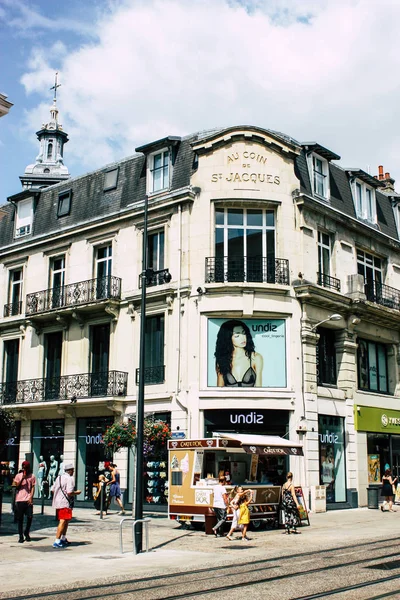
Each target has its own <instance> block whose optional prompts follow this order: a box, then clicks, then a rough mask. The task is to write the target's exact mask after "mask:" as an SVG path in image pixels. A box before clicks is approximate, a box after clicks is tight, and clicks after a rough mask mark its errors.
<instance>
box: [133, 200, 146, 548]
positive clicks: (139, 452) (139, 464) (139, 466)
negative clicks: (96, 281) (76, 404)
mask: <svg viewBox="0 0 400 600" xmlns="http://www.w3.org/2000/svg"><path fill="white" fill-rule="evenodd" d="M148 204H149V199H148V196H147V194H146V196H145V199H144V215H143V216H144V223H143V246H142V274H141V284H142V303H141V314H140V346H139V386H138V397H137V405H136V442H137V443H136V494H135V520H136V521H137V520H139V519H143V428H144V361H145V350H146V337H145V336H146V283H147V278H146V276H147V273H146V270H147V269H146V267H147V209H148ZM142 543H143V524H142V523H140V522H139V523H138V524H137V526H136V527H135V548H136V554H139V553H140V552H141V551H142Z"/></svg>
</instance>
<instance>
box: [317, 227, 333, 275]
mask: <svg viewBox="0 0 400 600" xmlns="http://www.w3.org/2000/svg"><path fill="white" fill-rule="evenodd" d="M330 263H331V240H330V237H329V234H327V233H323V232H322V231H318V283H319V284H320V285H329V276H330V270H331V268H330Z"/></svg>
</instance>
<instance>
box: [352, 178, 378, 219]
mask: <svg viewBox="0 0 400 600" xmlns="http://www.w3.org/2000/svg"><path fill="white" fill-rule="evenodd" d="M353 197H354V204H355V208H356V214H357V217H358V218H359V219H364V220H365V221H369V222H370V223H376V202H375V190H374V189H373V188H371V187H369V186H368V185H367V184H366V183H364V182H363V181H361V180H359V179H356V180H355V181H354V183H353Z"/></svg>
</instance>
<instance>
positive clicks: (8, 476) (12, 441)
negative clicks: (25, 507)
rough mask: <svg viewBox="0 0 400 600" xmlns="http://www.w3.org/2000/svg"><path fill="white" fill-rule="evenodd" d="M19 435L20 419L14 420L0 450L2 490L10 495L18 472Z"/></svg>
mask: <svg viewBox="0 0 400 600" xmlns="http://www.w3.org/2000/svg"><path fill="white" fill-rule="evenodd" d="M20 437H21V421H16V422H15V424H14V427H13V430H12V431H10V432H9V434H8V438H7V439H6V441H5V444H4V445H3V446H2V448H1V450H0V471H1V474H2V477H3V486H4V487H3V491H4V493H5V494H7V495H11V493H12V490H13V489H14V488H12V482H13V479H14V477H15V476H16V474H17V473H18V457H19V441H20Z"/></svg>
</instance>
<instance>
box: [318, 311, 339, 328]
mask: <svg viewBox="0 0 400 600" xmlns="http://www.w3.org/2000/svg"><path fill="white" fill-rule="evenodd" d="M342 319H343V317H342V315H339V314H338V313H334V314H333V315H330V316H329V317H328V318H327V319H323V320H322V321H320V322H319V323H317V324H316V325H314V327H313V328H312V329H311V331H316V330H317V328H318V327H319V326H320V325H322V323H327V322H328V321H341V320H342Z"/></svg>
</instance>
